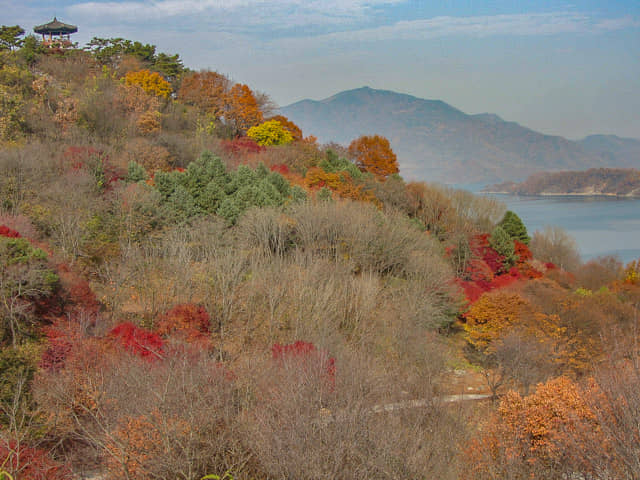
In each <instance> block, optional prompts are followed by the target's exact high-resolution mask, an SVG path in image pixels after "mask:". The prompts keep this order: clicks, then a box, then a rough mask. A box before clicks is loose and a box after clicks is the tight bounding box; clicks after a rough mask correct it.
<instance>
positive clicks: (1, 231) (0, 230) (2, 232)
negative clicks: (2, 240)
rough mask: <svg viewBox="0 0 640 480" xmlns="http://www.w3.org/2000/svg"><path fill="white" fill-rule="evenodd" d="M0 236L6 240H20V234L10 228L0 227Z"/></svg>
mask: <svg viewBox="0 0 640 480" xmlns="http://www.w3.org/2000/svg"><path fill="white" fill-rule="evenodd" d="M0 236H2V237H8V238H20V234H19V233H18V232H16V231H15V230H13V229H12V228H9V227H6V226H4V225H0Z"/></svg>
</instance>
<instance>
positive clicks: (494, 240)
mask: <svg viewBox="0 0 640 480" xmlns="http://www.w3.org/2000/svg"><path fill="white" fill-rule="evenodd" d="M489 245H491V248H493V249H494V250H495V251H496V252H498V253H499V254H500V255H502V256H503V257H504V263H505V267H508V266H510V265H513V262H514V261H515V246H514V244H513V240H512V238H511V237H510V236H509V234H508V233H507V232H506V231H505V230H504V229H503V228H502V227H500V226H497V227H496V228H494V229H493V232H491V237H489Z"/></svg>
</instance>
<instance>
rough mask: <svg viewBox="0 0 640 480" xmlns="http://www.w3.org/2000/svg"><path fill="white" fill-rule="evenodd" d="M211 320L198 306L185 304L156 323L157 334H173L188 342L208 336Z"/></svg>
mask: <svg viewBox="0 0 640 480" xmlns="http://www.w3.org/2000/svg"><path fill="white" fill-rule="evenodd" d="M210 326H211V318H210V317H209V314H208V313H207V311H206V310H205V309H204V307H202V306H200V305H195V304H193V303H186V304H182V305H176V306H175V307H173V308H172V309H171V310H169V311H168V312H167V313H166V314H164V315H163V316H162V317H161V318H160V321H159V322H158V329H157V331H158V333H159V334H160V335H164V336H168V335H172V334H174V333H178V334H181V335H183V336H186V337H187V339H188V340H196V339H200V338H202V337H206V336H207V335H208V334H209V328H210Z"/></svg>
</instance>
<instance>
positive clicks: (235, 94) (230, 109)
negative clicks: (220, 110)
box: [224, 83, 263, 135]
mask: <svg viewBox="0 0 640 480" xmlns="http://www.w3.org/2000/svg"><path fill="white" fill-rule="evenodd" d="M262 118H263V117H262V112H261V111H260V106H259V105H258V100H257V99H256V97H255V95H254V94H253V92H252V91H251V89H250V88H249V87H248V86H247V85H244V84H240V83H236V84H235V85H234V86H233V87H232V88H231V90H230V91H229V95H228V97H227V109H226V111H225V113H224V121H225V123H226V124H227V125H230V126H231V127H232V128H233V130H234V133H235V134H236V135H244V134H245V133H247V130H249V129H250V128H251V127H254V126H256V125H258V124H260V123H261V122H262Z"/></svg>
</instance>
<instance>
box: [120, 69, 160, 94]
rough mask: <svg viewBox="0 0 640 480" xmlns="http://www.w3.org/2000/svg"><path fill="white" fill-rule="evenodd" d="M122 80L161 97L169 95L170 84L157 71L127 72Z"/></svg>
mask: <svg viewBox="0 0 640 480" xmlns="http://www.w3.org/2000/svg"><path fill="white" fill-rule="evenodd" d="M124 82H125V84H126V85H136V86H138V87H140V88H142V90H144V91H145V92H146V93H148V94H150V95H155V96H158V97H163V98H169V96H170V95H171V84H170V83H169V82H167V81H166V80H165V79H164V78H162V76H161V75H160V74H159V73H158V72H151V71H150V70H140V71H137V72H129V73H127V74H126V75H125V77H124Z"/></svg>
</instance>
